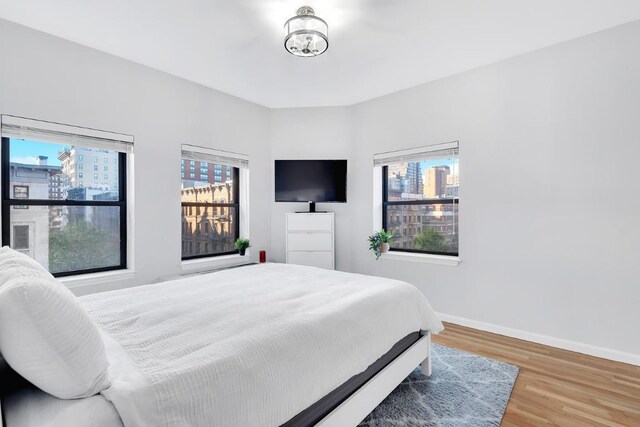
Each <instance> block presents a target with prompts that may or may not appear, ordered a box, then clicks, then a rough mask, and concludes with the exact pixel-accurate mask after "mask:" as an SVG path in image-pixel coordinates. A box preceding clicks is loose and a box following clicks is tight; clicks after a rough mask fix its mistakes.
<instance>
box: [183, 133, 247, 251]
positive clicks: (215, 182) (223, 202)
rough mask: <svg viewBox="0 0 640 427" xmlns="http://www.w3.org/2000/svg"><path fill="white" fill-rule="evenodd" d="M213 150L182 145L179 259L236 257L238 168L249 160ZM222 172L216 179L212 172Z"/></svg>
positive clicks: (238, 230)
mask: <svg viewBox="0 0 640 427" xmlns="http://www.w3.org/2000/svg"><path fill="white" fill-rule="evenodd" d="M217 153H218V152H216V151H215V150H209V149H204V148H202V147H199V148H196V147H193V146H189V145H183V149H182V161H181V163H182V164H185V163H188V164H189V166H190V169H191V173H190V174H188V175H187V177H185V174H184V173H182V188H181V190H180V192H181V201H182V227H181V229H182V259H183V260H189V259H193V258H203V257H213V256H218V255H231V254H235V253H237V252H236V249H235V241H236V240H237V239H238V238H239V237H240V216H241V215H240V210H241V209H242V206H241V204H240V168H241V167H242V168H246V167H248V161H244V160H241V159H238V158H234V157H233V156H230V157H226V156H222V155H220V154H217ZM216 170H220V171H224V172H225V174H224V176H225V179H219V178H220V177H219V176H217V177H216V179H214V178H213V177H214V176H215V174H214V171H216Z"/></svg>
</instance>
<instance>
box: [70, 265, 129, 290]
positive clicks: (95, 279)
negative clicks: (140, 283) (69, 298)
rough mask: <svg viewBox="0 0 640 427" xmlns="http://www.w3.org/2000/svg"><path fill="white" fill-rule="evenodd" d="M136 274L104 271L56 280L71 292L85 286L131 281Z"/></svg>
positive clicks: (127, 271) (121, 271)
mask: <svg viewBox="0 0 640 427" xmlns="http://www.w3.org/2000/svg"><path fill="white" fill-rule="evenodd" d="M135 275H136V272H135V271H133V270H129V269H125V270H115V271H105V272H103V273H90V274H79V275H77V276H67V277H61V278H59V279H58V280H59V281H60V282H62V283H63V284H64V285H65V286H67V287H68V288H69V289H71V290H75V289H81V288H84V287H87V286H93V285H101V284H104V283H112V282H119V281H122V280H129V279H133V278H134V277H135Z"/></svg>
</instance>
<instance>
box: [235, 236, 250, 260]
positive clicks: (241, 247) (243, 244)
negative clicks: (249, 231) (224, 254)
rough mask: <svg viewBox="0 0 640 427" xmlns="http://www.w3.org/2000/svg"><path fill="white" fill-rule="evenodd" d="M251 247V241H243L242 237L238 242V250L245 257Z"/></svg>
mask: <svg viewBox="0 0 640 427" xmlns="http://www.w3.org/2000/svg"><path fill="white" fill-rule="evenodd" d="M250 247H251V242H249V239H243V238H242V237H241V238H239V239H238V240H236V249H237V250H238V253H239V254H240V255H241V256H244V254H245V253H246V251H247V249H248V248H250Z"/></svg>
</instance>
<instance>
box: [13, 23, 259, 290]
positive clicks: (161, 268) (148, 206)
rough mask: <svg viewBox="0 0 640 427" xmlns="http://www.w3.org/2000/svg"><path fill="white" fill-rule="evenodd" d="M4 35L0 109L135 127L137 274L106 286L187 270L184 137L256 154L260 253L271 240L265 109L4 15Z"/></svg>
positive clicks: (254, 217)
mask: <svg viewBox="0 0 640 427" xmlns="http://www.w3.org/2000/svg"><path fill="white" fill-rule="evenodd" d="M0 40H1V41H2V43H1V50H2V54H3V57H4V58H5V60H4V61H3V65H2V66H1V67H0V113H2V114H13V115H19V116H25V117H31V118H36V119H42V120H50V121H56V122H60V123H65V124H71V125H78V126H85V127H92V128H97V129H104V130H109V131H113V132H120V133H125V134H131V135H134V136H135V188H134V191H135V200H134V209H135V230H134V236H133V239H134V242H135V250H134V267H135V270H136V276H135V279H134V280H132V281H128V282H126V283H117V282H116V283H111V284H109V285H108V286H106V287H100V288H99V289H104V288H116V287H121V286H130V285H135V284H143V283H149V282H152V281H154V280H156V279H157V278H158V277H161V276H165V275H171V274H176V273H178V272H179V271H180V269H179V264H180V248H181V244H180V239H181V237H180V229H181V228H180V145H181V143H184V142H188V143H193V144H197V145H203V146H208V147H213V148H222V149H227V150H233V151H237V152H242V153H246V154H249V156H250V162H251V180H250V182H251V189H250V194H251V201H250V207H251V212H250V217H251V224H250V230H251V240H252V243H253V246H254V248H255V249H256V251H253V252H254V256H255V253H256V252H257V250H258V249H261V248H266V247H267V245H268V242H269V240H270V239H269V237H270V236H269V231H270V227H269V223H270V221H269V207H270V204H269V202H270V200H271V199H270V197H269V190H270V186H269V182H270V179H269V177H270V173H271V170H270V166H269V164H270V163H269V157H270V151H269V110H268V109H266V108H263V107H260V106H257V105H255V104H252V103H249V102H246V101H243V100H240V99H238V98H235V97H232V96H229V95H226V94H223V93H221V92H217V91H214V90H211V89H207V88H205V87H203V86H200V85H197V84H194V83H190V82H187V81H185V80H182V79H179V78H176V77H172V76H170V75H168V74H165V73H162V72H159V71H154V70H152V69H150V68H147V67H144V66H141V65H137V64H134V63H132V62H129V61H125V60H122V59H119V58H117V57H114V56H111V55H108V54H105V53H101V52H99V51H96V50H93V49H89V48H86V47H83V46H80V45H77V44H74V43H71V42H68V41H65V40H62V39H58V38H55V37H52V36H50V35H46V34H44V33H40V32H37V31H33V30H30V29H27V28H26V27H22V26H19V25H16V24H13V23H10V22H8V21H4V20H0ZM89 290H91V291H93V290H96V288H91V289H86V290H84V291H80V292H87V291H89Z"/></svg>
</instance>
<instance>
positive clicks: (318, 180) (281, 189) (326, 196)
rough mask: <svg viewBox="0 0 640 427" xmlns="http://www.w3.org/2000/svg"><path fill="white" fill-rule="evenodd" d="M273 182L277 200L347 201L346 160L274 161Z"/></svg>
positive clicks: (311, 207)
mask: <svg viewBox="0 0 640 427" xmlns="http://www.w3.org/2000/svg"><path fill="white" fill-rule="evenodd" d="M275 181H276V182H275V190H276V202H313V203H327V202H338V203H345V202H346V201H347V161H346V160H276V163H275ZM313 208H314V206H313V205H310V211H311V212H313V210H312V209H313Z"/></svg>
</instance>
